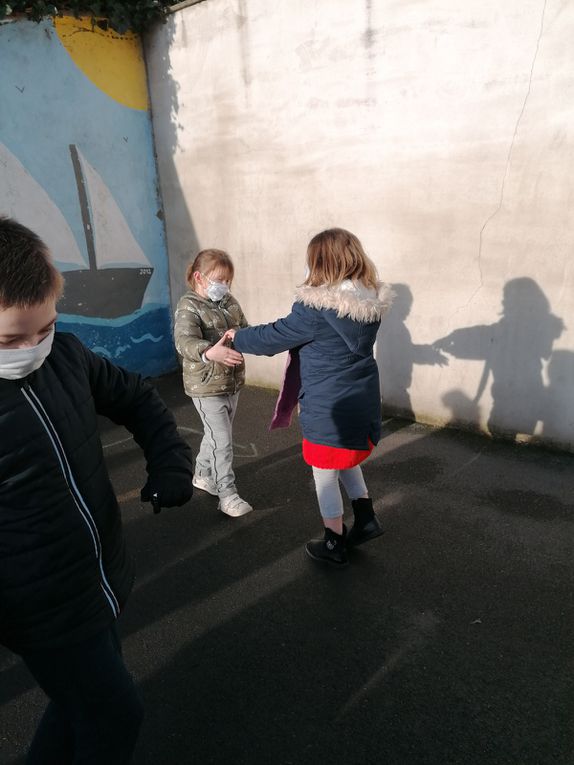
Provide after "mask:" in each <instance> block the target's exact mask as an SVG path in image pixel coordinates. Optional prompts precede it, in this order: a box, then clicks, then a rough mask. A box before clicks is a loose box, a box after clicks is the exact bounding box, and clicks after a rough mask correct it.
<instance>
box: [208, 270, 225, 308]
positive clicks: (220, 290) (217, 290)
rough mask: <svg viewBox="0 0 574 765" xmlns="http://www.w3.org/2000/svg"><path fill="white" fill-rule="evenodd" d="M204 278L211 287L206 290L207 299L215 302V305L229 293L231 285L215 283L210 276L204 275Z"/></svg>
mask: <svg viewBox="0 0 574 765" xmlns="http://www.w3.org/2000/svg"><path fill="white" fill-rule="evenodd" d="M203 278H204V279H205V280H206V281H207V282H208V284H209V286H208V287H207V289H206V290H205V291H206V293H207V297H208V298H209V299H210V300H213V302H214V303H218V302H219V301H220V300H222V299H223V298H224V297H225V296H226V295H227V294H228V293H229V285H227V284H225V282H213V281H211V279H210V278H209V277H208V276H205V274H203Z"/></svg>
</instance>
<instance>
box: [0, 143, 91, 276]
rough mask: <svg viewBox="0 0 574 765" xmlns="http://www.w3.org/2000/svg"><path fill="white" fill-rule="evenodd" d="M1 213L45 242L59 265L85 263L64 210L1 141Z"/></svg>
mask: <svg viewBox="0 0 574 765" xmlns="http://www.w3.org/2000/svg"><path fill="white" fill-rule="evenodd" d="M0 167H1V178H2V182H1V183H0V214H1V215H7V216H9V217H11V218H15V219H16V220H17V221H19V222H20V223H22V225H24V226H28V227H29V228H31V229H32V230H33V231H35V232H36V233H37V234H38V236H39V237H40V238H41V239H42V240H43V241H44V242H46V244H47V245H48V247H49V249H50V252H51V253H52V254H53V256H54V259H55V260H56V261H57V263H58V265H64V266H66V267H67V266H68V265H77V264H78V263H83V260H82V255H81V253H80V249H79V247H78V244H77V242H76V238H75V237H74V234H73V232H72V229H71V228H70V226H69V224H68V221H67V220H66V218H65V216H64V214H63V213H62V211H61V210H60V208H59V207H58V205H57V204H56V203H55V202H54V200H53V199H52V198H51V197H50V195H49V194H48V193H47V192H46V190H45V189H44V188H43V186H41V185H40V184H39V183H38V181H36V179H35V178H34V177H33V176H32V175H31V174H30V173H29V172H28V170H27V169H26V168H25V167H24V165H23V164H22V163H21V162H20V160H19V159H18V158H17V157H15V156H14V154H12V152H11V151H10V150H9V149H8V147H7V146H5V145H4V144H3V143H0Z"/></svg>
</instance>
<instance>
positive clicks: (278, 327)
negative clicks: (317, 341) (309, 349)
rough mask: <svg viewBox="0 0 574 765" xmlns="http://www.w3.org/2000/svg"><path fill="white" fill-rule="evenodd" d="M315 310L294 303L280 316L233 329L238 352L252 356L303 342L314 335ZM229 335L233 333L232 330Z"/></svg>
mask: <svg viewBox="0 0 574 765" xmlns="http://www.w3.org/2000/svg"><path fill="white" fill-rule="evenodd" d="M314 314H315V312H314V310H312V309H308V308H305V307H304V306H303V305H301V304H300V303H295V304H294V305H293V308H292V309H291V313H290V314H289V315H288V316H286V317H285V318H283V319H278V320H277V321H274V322H271V323H270V324H259V325H258V326H256V327H246V328H245V329H238V330H235V332H234V335H233V345H234V347H235V349H236V350H237V351H239V352H240V353H252V354H254V355H255V356H274V355H275V354H276V353H281V352H282V351H287V350H289V349H290V348H297V347H298V346H300V345H305V344H306V343H309V342H310V341H311V340H313V338H314V336H315V315H314ZM229 336H230V337H231V336H232V335H231V332H230V333H229Z"/></svg>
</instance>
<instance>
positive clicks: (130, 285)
mask: <svg viewBox="0 0 574 765" xmlns="http://www.w3.org/2000/svg"><path fill="white" fill-rule="evenodd" d="M152 274H153V268H125V267H124V268H102V269H99V270H97V271H95V270H90V269H80V270H78V271H66V272H65V273H64V278H65V280H66V284H65V288H64V295H63V296H62V298H61V299H60V301H59V303H58V311H59V312H60V313H65V314H75V315H76V316H93V317H98V318H102V319H115V318H117V317H118V316H126V315H127V314H130V313H133V312H134V311H137V310H138V309H139V308H141V306H142V302H143V297H144V293H145V291H146V288H147V286H148V284H149V281H150V279H151V277H152Z"/></svg>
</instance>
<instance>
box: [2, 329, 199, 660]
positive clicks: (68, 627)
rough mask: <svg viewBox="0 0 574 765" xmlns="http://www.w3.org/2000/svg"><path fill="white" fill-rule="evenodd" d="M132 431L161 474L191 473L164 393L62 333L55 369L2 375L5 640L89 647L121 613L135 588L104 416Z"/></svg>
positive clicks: (52, 361) (153, 470)
mask: <svg viewBox="0 0 574 765" xmlns="http://www.w3.org/2000/svg"><path fill="white" fill-rule="evenodd" d="M99 414H102V415H105V416H106V417H109V418H110V419H111V420H113V421H114V422H116V423H121V424H122V425H124V426H125V427H126V428H127V429H128V430H129V431H130V432H131V433H133V435H134V438H135V440H136V441H137V443H138V444H139V445H140V446H141V447H142V449H143V451H144V454H145V457H146V461H147V469H148V473H149V474H150V476H153V475H159V474H164V475H166V474H175V473H181V472H184V473H189V474H190V473H191V469H192V461H191V451H190V448H189V446H188V445H187V444H186V443H185V441H183V440H182V438H181V437H180V436H179V434H178V432H177V429H176V423H175V420H174V418H173V416H172V414H171V413H170V412H169V411H168V410H167V408H166V406H165V404H164V403H163V401H162V400H161V399H160V397H159V395H158V394H157V392H156V391H155V389H154V388H153V387H152V386H151V385H149V384H148V383H147V382H145V381H144V380H142V379H141V377H140V376H139V375H136V374H132V373H129V372H126V371H125V370H123V369H120V368H119V367H116V366H114V365H113V364H110V363H109V362H108V361H106V360H105V359H102V358H99V357H98V356H96V355H95V354H93V353H91V352H90V351H89V350H88V349H87V348H85V347H84V346H83V345H82V344H81V343H80V341H79V340H77V339H76V338H75V337H74V336H73V335H69V334H66V333H60V332H56V335H55V338H54V344H53V346H52V351H51V353H50V355H49V356H48V358H47V359H46V361H45V362H44V364H43V365H42V366H41V367H40V369H38V370H37V371H36V372H33V373H32V374H31V375H29V376H28V377H26V378H24V379H23V380H4V379H2V380H0V643H2V644H4V645H5V646H8V648H11V649H12V650H13V651H16V652H17V653H18V652H23V653H25V652H26V651H31V650H36V649H40V648H41V649H48V648H54V647H57V646H63V645H68V644H72V643H75V642H79V641H81V640H85V639H87V638H90V637H91V636H93V635H95V634H97V633H98V632H100V631H102V630H104V629H106V628H107V627H108V626H109V625H110V623H111V622H112V621H113V620H114V619H115V618H116V617H117V616H118V614H119V612H120V611H121V609H122V608H123V605H124V603H125V601H126V599H127V597H128V593H129V592H130V589H131V587H132V583H133V566H132V562H131V559H130V557H129V555H128V554H127V551H126V546H125V542H124V536H123V533H122V526H121V519H120V510H119V506H118V502H117V500H116V497H115V494H114V490H113V487H112V485H111V483H110V479H109V476H108V471H107V468H106V464H105V462H104V455H103V450H102V444H101V441H100V436H99V431H98V415H99Z"/></svg>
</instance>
